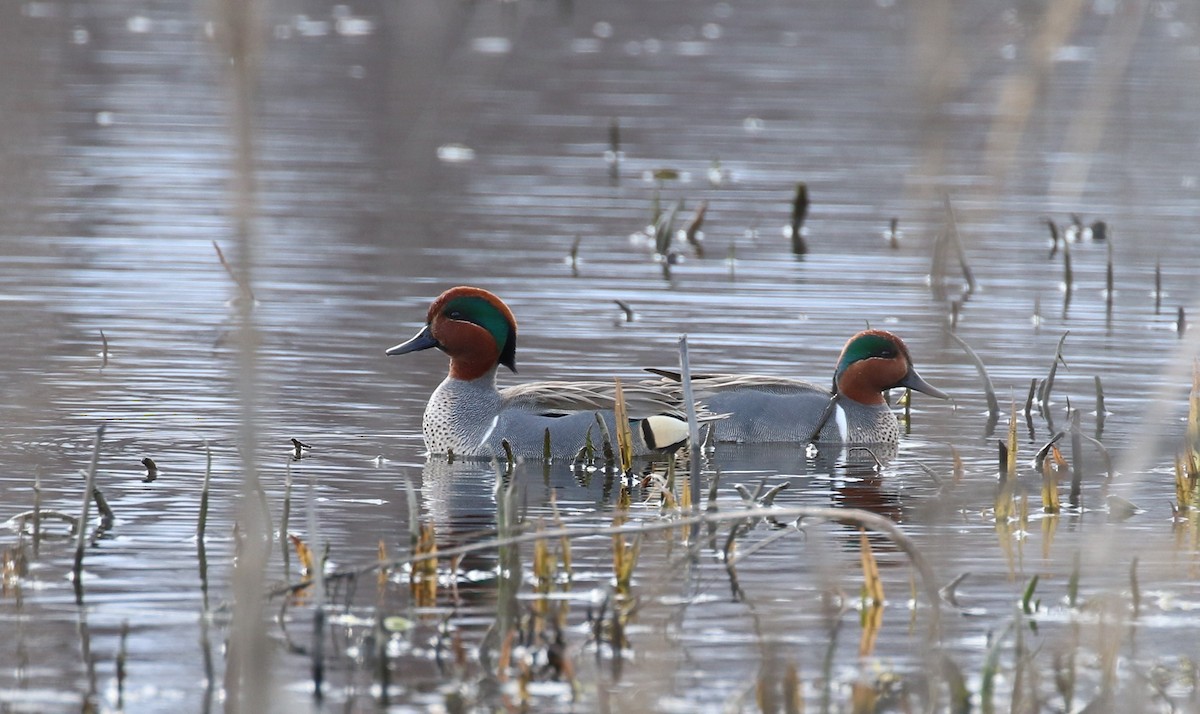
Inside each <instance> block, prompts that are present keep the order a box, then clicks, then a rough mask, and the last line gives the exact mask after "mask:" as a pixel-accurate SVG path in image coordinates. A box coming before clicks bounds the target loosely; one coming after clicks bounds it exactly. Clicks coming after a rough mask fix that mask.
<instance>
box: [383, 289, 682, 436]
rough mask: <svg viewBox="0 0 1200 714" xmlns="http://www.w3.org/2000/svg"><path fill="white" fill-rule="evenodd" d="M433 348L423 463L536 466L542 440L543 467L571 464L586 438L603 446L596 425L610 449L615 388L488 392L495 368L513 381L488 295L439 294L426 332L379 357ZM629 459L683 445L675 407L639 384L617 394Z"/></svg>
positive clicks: (509, 332)
mask: <svg viewBox="0 0 1200 714" xmlns="http://www.w3.org/2000/svg"><path fill="white" fill-rule="evenodd" d="M430 347H437V348H438V349H440V350H442V351H443V352H445V353H446V354H447V355H449V356H450V374H449V375H448V376H447V377H446V379H445V381H443V382H442V383H441V384H440V385H439V386H438V388H437V389H435V390H434V392H433V395H432V396H430V398H429V403H428V404H427V405H426V406H425V416H424V418H423V420H422V431H423V433H424V436H425V446H426V447H427V448H428V449H429V452H430V453H432V454H451V453H452V454H453V455H455V456H464V457H483V458H489V457H493V456H503V455H504V451H503V447H502V446H501V442H502V441H507V442H508V443H509V445H510V447H511V448H512V451H513V454H514V455H515V456H520V457H535V458H540V457H542V456H544V454H545V438H546V431H547V430H549V432H550V454H551V457H552V458H570V457H573V456H575V455H576V454H577V453H579V450H580V449H581V448H582V447H583V446H584V444H585V442H586V441H587V439H588V434H589V432H590V438H591V441H592V443H593V444H594V445H595V446H596V447H597V448H599V447H600V445H601V444H602V443H603V442H604V441H605V438H606V436H605V434H603V433H602V430H601V429H600V427H599V425H598V424H597V421H596V415H597V414H598V415H600V417H601V418H602V419H603V420H604V422H605V425H606V426H607V430H608V434H609V435H611V436H610V441H611V443H612V444H613V447H614V449H615V447H616V438H617V437H616V433H617V432H616V426H615V425H616V422H615V419H614V413H613V407H614V404H615V403H616V399H615V383H614V382H601V381H594V382H529V383H526V384H521V385H517V386H513V387H507V388H505V389H497V388H496V372H497V370H498V368H499V367H500V365H504V366H505V367H507V368H508V369H510V370H512V371H513V372H516V371H517V370H516V353H517V321H516V318H515V317H514V316H513V313H512V311H511V310H510V309H509V308H508V306H507V305H505V304H504V302H503V301H502V300H501V299H500V298H499V297H497V296H496V295H494V294H492V293H490V292H488V291H487V290H483V289H481V288H475V287H467V286H460V287H455V288H451V289H449V290H447V291H446V292H444V293H442V294H441V295H439V296H438V298H437V299H436V300H434V301H433V304H432V305H430V306H429V313H428V315H427V316H426V321H425V326H424V327H423V328H421V330H420V331H419V332H417V334H416V335H414V336H413V337H412V338H411V339H409V340H408V341H407V342H404V343H402V344H399V345H396V346H395V347H392V348H390V349H388V350H387V354H389V355H402V354H408V353H409V352H417V351H419V350H427V349H429V348H430ZM623 393H624V398H625V403H626V408H627V414H628V418H629V422H630V427H631V430H632V432H633V451H634V455H635V456H646V455H650V454H654V453H658V452H661V451H665V450H669V449H672V448H674V447H676V446H678V445H679V444H682V443H683V442H684V441H685V440H686V439H687V434H688V428H687V421H686V417H685V415H684V414H683V413H682V412H681V411H679V409H678V401H677V400H676V401H672V399H671V397H670V396H669V395H668V394H666V393H664V392H663V391H662V390H660V389H657V388H654V387H651V386H649V384H647V383H646V382H644V381H643V382H635V383H631V384H629V385H626V386H624V389H623Z"/></svg>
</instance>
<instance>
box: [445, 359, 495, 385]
mask: <svg viewBox="0 0 1200 714" xmlns="http://www.w3.org/2000/svg"><path fill="white" fill-rule="evenodd" d="M499 366H500V365H498V364H496V360H495V358H494V357H491V356H489V357H484V358H470V357H455V358H453V359H451V360H450V378H451V379H458V380H461V381H463V382H474V381H476V380H479V379H490V381H491V382H493V383H494V382H495V381H496V368H497V367H499Z"/></svg>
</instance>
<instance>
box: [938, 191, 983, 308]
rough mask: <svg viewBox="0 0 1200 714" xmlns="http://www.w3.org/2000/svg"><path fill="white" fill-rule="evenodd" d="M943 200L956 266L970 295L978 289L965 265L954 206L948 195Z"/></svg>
mask: <svg viewBox="0 0 1200 714" xmlns="http://www.w3.org/2000/svg"><path fill="white" fill-rule="evenodd" d="M943 198H944V201H945V205H946V218H947V220H948V221H949V223H950V230H949V234H950V237H951V238H952V239H953V240H952V244H953V245H954V252H955V254H957V256H958V266H959V268H961V269H962V274H963V279H964V280H966V281H967V294H968V295H970V294H972V293H974V292H975V288H976V287H978V285H977V283H976V282H975V273H974V272H972V271H971V266H970V265H969V264H968V263H967V251H966V249H965V248H964V247H963V242H962V235H960V234H959V232H958V219H957V218H955V216H954V206H953V205H951V203H950V194H946V195H945V196H944V197H943Z"/></svg>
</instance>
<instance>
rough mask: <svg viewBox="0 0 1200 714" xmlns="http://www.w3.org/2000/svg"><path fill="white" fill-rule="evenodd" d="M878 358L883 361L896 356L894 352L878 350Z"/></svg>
mask: <svg viewBox="0 0 1200 714" xmlns="http://www.w3.org/2000/svg"><path fill="white" fill-rule="evenodd" d="M879 356H880V357H882V358H884V359H892V358H893V357H895V356H896V350H880V351H879Z"/></svg>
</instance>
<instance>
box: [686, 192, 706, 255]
mask: <svg viewBox="0 0 1200 714" xmlns="http://www.w3.org/2000/svg"><path fill="white" fill-rule="evenodd" d="M707 212H708V201H701V202H700V203H698V204H696V210H695V211H694V212H692V217H691V218H689V219H688V222H687V223H686V224H684V226H683V236H684V238H685V239H686V240H687V242H688V245H690V246H692V249H693V250H695V251H696V257H697V258H703V257H704V243H703V242H701V240H700V229H701V227H703V226H704V214H705V213H707Z"/></svg>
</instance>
